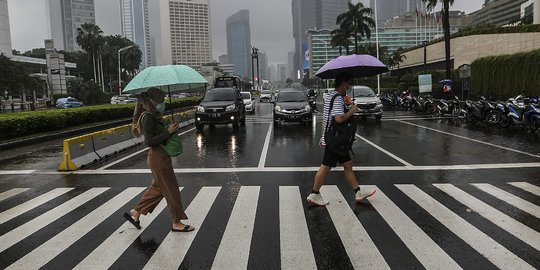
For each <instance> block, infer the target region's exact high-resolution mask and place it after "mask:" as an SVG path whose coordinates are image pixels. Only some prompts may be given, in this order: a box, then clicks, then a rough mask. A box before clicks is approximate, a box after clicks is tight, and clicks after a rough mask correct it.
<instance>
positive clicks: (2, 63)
mask: <svg viewBox="0 0 540 270" xmlns="http://www.w3.org/2000/svg"><path fill="white" fill-rule="evenodd" d="M0 74H2V76H0V93H1V95H4V94H5V93H7V95H8V96H9V95H12V96H16V97H22V95H24V94H26V92H25V89H27V90H36V89H37V88H40V86H41V81H40V80H39V79H37V78H35V77H32V76H30V75H29V74H28V72H27V71H26V70H25V68H24V67H23V66H22V65H21V64H20V63H17V62H14V61H11V60H10V59H9V58H8V57H6V56H5V55H4V54H0Z"/></svg>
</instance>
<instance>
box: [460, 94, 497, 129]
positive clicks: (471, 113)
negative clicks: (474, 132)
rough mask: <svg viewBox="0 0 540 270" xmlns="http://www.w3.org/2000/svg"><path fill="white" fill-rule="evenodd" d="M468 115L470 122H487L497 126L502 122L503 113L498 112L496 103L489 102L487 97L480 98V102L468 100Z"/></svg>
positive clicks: (466, 103)
mask: <svg viewBox="0 0 540 270" xmlns="http://www.w3.org/2000/svg"><path fill="white" fill-rule="evenodd" d="M465 105H466V115H465V117H466V118H467V121H469V122H482V121H483V122H486V123H488V124H490V125H496V124H498V123H499V122H500V121H501V113H500V112H499V111H498V110H497V108H496V105H495V103H493V102H489V101H488V100H487V99H486V98H485V97H480V99H479V100H478V101H472V100H467V101H466V102H465Z"/></svg>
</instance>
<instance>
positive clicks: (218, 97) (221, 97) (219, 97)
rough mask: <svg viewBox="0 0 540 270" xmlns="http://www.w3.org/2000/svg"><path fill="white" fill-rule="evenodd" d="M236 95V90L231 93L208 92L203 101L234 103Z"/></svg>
mask: <svg viewBox="0 0 540 270" xmlns="http://www.w3.org/2000/svg"><path fill="white" fill-rule="evenodd" d="M235 99H236V95H235V93H234V90H231V91H208V92H207V93H206V95H205V96H204V99H203V101H234V100H235Z"/></svg>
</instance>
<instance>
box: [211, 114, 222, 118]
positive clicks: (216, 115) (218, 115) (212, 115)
mask: <svg viewBox="0 0 540 270" xmlns="http://www.w3.org/2000/svg"><path fill="white" fill-rule="evenodd" d="M220 116H221V114H219V113H211V114H210V117H212V118H218V117H220Z"/></svg>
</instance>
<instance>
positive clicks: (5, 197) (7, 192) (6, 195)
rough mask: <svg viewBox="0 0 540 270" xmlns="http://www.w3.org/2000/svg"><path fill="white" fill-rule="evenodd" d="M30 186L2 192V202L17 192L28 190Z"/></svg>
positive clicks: (0, 196) (0, 199)
mask: <svg viewBox="0 0 540 270" xmlns="http://www.w3.org/2000/svg"><path fill="white" fill-rule="evenodd" d="M27 190H28V188H12V189H10V190H8V191H5V192H2V193H0V202H1V201H3V200H7V199H9V198H11V197H13V196H15V195H17V194H20V193H23V192H25V191H27Z"/></svg>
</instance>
